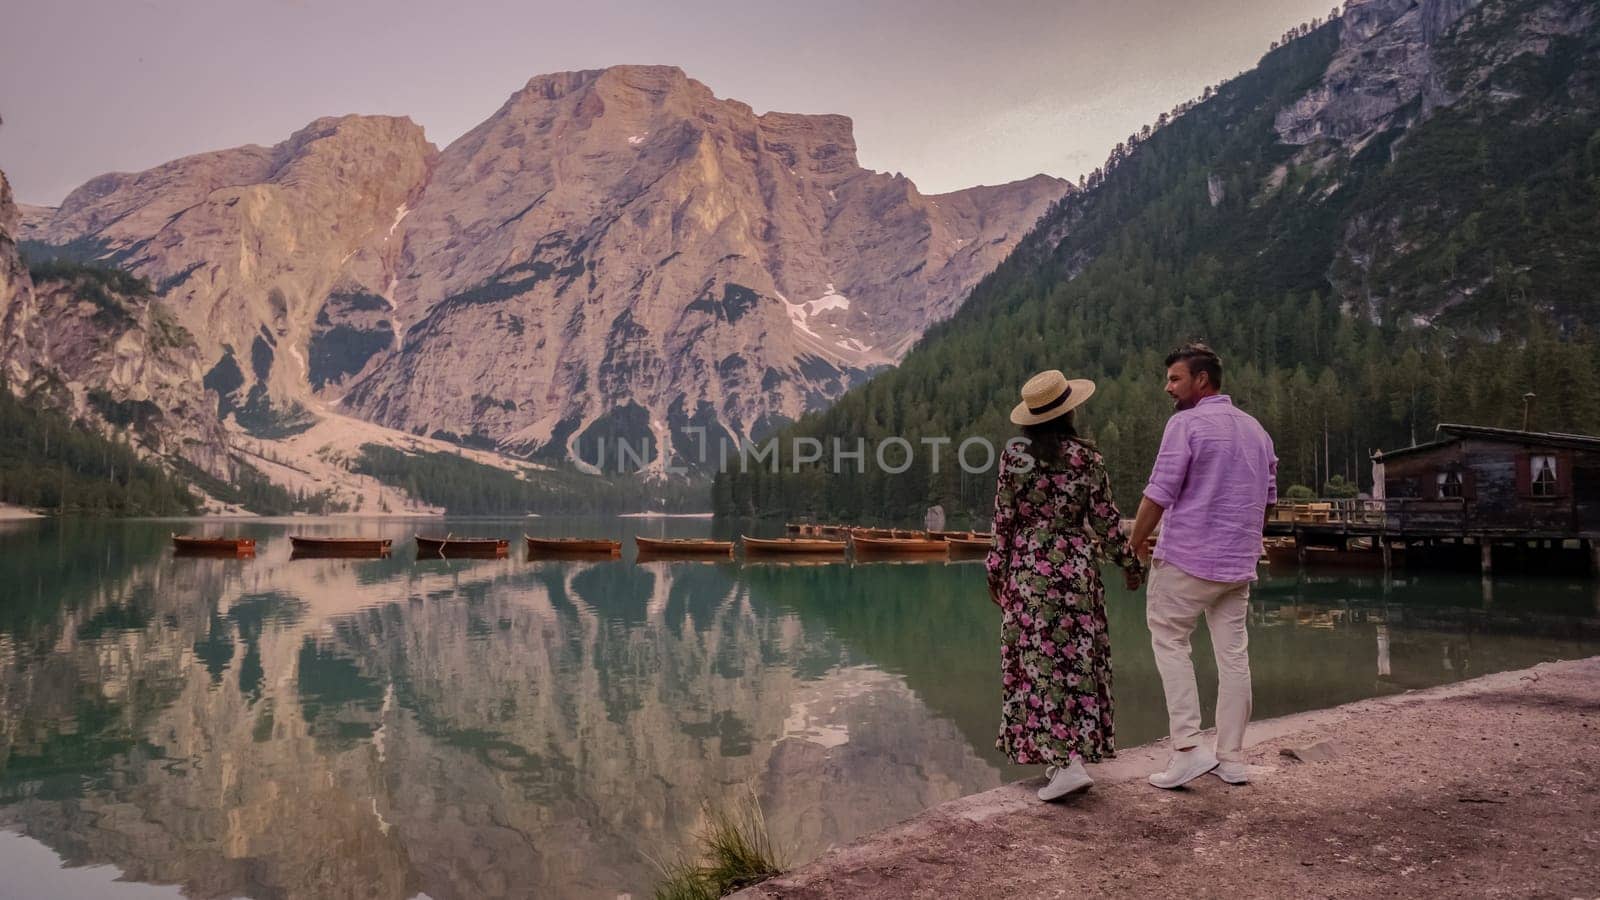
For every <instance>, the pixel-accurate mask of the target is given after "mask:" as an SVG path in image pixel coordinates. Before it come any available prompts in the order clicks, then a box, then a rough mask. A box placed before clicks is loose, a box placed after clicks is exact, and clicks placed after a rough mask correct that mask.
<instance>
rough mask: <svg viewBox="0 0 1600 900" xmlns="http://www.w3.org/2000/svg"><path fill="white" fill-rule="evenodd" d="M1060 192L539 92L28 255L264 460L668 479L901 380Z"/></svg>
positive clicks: (816, 136) (309, 131) (70, 229)
mask: <svg viewBox="0 0 1600 900" xmlns="http://www.w3.org/2000/svg"><path fill="white" fill-rule="evenodd" d="M1069 188H1070V186H1069V185H1067V183H1066V182H1063V181H1061V180H1059V179H1052V178H1050V177H1049V176H1034V177H1032V178H1028V179H1023V180H1020V181H1018V182H1013V183H1010V184H1006V185H994V186H979V187H975V188H971V189H967V190H964V191H955V192H949V193H945V194H940V195H929V196H925V195H922V194H921V193H920V192H918V191H917V190H916V188H915V185H914V184H912V183H911V182H910V181H909V180H908V179H905V178H904V177H903V176H898V175H888V174H884V173H877V172H871V171H869V170H865V169H862V168H860V166H859V164H858V162H857V159H856V150H855V141H854V135H853V125H852V123H851V121H850V119H849V118H848V117H845V116H839V115H832V114H818V115H813V114H798V113H786V112H779V111H771V112H767V113H763V114H760V115H756V114H755V113H754V111H753V110H752V109H751V108H750V107H749V106H748V105H747V104H744V103H742V102H740V101H737V100H731V99H719V98H717V97H716V96H715V94H714V93H713V92H712V91H711V90H710V88H708V87H706V86H705V85H704V84H702V83H700V82H698V81H695V80H694V79H692V78H689V77H688V76H687V74H686V73H684V72H683V71H682V70H681V69H678V68H677V67H670V66H618V67H611V68H607V69H596V70H586V71H578V72H564V73H550V74H544V75H536V76H534V77H532V78H530V79H529V80H528V82H527V83H526V84H525V85H524V86H523V87H522V88H520V89H518V90H517V91H515V92H513V93H512V94H511V95H510V96H509V97H508V98H507V100H506V101H505V103H503V104H502V105H501V107H500V108H499V109H498V110H497V111H496V112H495V114H494V115H492V116H491V117H489V118H488V119H486V120H485V121H484V122H482V123H480V124H479V125H478V126H476V127H475V128H473V129H472V130H470V131H468V132H467V133H466V134H464V135H462V136H461V137H460V138H458V139H456V140H455V141H453V142H451V143H450V145H448V146H447V147H445V148H444V149H442V150H440V149H438V148H437V147H435V146H434V145H433V144H431V143H430V142H428V141H427V139H426V137H425V135H424V134H423V132H422V130H421V128H420V127H419V126H417V125H416V124H415V123H413V122H411V121H410V120H409V119H407V118H405V117H394V116H339V117H325V118H321V119H317V120H314V121H313V122H311V123H309V124H308V125H307V126H305V127H304V128H301V129H299V130H297V131H296V132H294V133H293V134H291V135H290V136H289V137H288V138H286V139H285V140H284V141H281V142H279V143H277V144H274V145H272V146H271V147H261V146H255V145H250V146H245V147H237V148H228V149H223V150H215V151H207V152H204V153H198V154H193V155H190V156H185V157H181V158H179V159H176V160H173V161H171V162H168V163H165V164H162V165H160V166H157V167H155V168H152V169H149V170H145V171H143V172H137V173H108V174H106V175H102V176H98V177H97V178H94V179H91V180H90V181H88V182H86V183H85V184H84V185H83V186H81V187H80V188H78V189H77V190H75V191H73V192H72V193H71V194H70V195H69V196H68V197H67V198H66V199H65V200H64V201H63V203H62V205H61V206H60V207H58V208H56V209H54V210H50V209H46V208H39V207H33V208H29V209H27V210H25V211H24V212H25V214H24V216H23V222H22V224H21V226H20V230H19V237H20V238H21V240H22V242H23V247H24V250H25V252H27V253H29V255H30V258H35V257H43V258H48V257H51V256H65V257H68V258H71V259H76V260H79V261H91V262H95V263H97V264H112V265H117V266H119V267H122V268H125V269H127V270H129V271H131V272H133V273H134V274H136V275H138V276H141V277H144V278H146V279H147V280H148V281H149V282H150V284H151V285H152V286H153V288H154V289H155V292H156V294H158V295H159V296H160V298H161V300H162V301H163V303H165V304H166V305H167V306H168V307H170V308H171V309H172V310H173V311H174V313H175V315H176V316H177V318H178V320H179V321H180V323H181V324H182V325H183V326H184V327H185V328H186V329H187V330H188V331H189V332H191V333H192V335H193V336H194V339H195V343H196V346H197V348H198V353H199V355H200V357H201V358H202V359H203V361H204V366H205V369H206V373H205V374H206V377H205V379H204V380H205V387H206V388H207V389H209V390H211V391H213V392H214V393H215V394H216V396H217V407H216V416H217V418H218V419H220V420H223V421H225V422H227V423H229V425H228V427H229V428H231V429H234V430H235V431H236V432H242V433H243V434H244V435H247V436H248V437H250V438H252V439H255V440H268V441H272V440H280V439H283V438H286V437H289V436H292V435H294V434H296V433H299V432H302V431H304V430H306V429H308V428H312V427H314V426H315V424H316V423H317V422H318V421H319V419H321V418H325V417H327V416H328V415H330V414H332V413H335V412H337V413H340V414H344V415H350V416H355V417H358V418H362V419H366V420H369V421H372V422H374V423H376V424H378V425H381V426H384V427H386V428H392V429H395V430H396V431H398V432H403V433H409V434H413V435H418V436H421V437H438V438H443V439H445V440H450V441H454V442H457V443H459V444H463V445H466V446H471V447H475V448H482V449H492V450H495V451H497V452H501V453H505V452H512V453H517V454H519V455H533V456H538V457H541V458H547V459H550V460H552V461H563V462H564V461H568V460H571V459H573V458H577V459H579V460H581V459H583V458H584V457H585V456H586V455H587V456H589V457H590V458H593V456H594V450H595V449H598V447H599V442H600V441H601V440H602V439H608V440H613V441H614V440H617V439H627V440H630V441H633V442H635V443H637V444H642V445H646V446H647V447H648V450H647V451H646V453H645V457H646V459H648V460H650V462H651V465H652V467H653V468H654V469H655V470H656V471H658V472H659V471H664V470H665V468H666V466H667V463H668V457H669V456H676V457H680V458H686V454H685V453H684V452H683V451H684V448H685V447H686V446H687V445H686V444H685V441H686V439H687V438H689V437H690V436H693V437H696V438H698V436H699V435H700V434H709V435H712V436H714V437H720V438H722V439H725V440H728V441H730V442H731V441H736V440H738V439H742V438H748V437H750V436H752V435H754V434H757V433H761V432H763V431H764V430H769V429H770V428H771V427H774V426H775V425H776V424H780V423H782V422H784V421H789V420H792V419H794V418H796V417H798V416H799V415H801V414H802V413H804V412H805V411H807V410H810V409H816V408H819V407H820V406H821V405H823V404H825V403H827V402H828V401H829V400H830V399H831V398H832V397H834V396H837V394H838V393H840V392H842V391H843V390H844V389H846V388H847V387H848V386H850V385H851V384H854V383H857V382H859V381H860V380H862V379H863V378H864V377H866V375H867V374H868V373H869V372H871V371H874V370H876V369H878V368H881V367H883V366H888V365H892V364H894V363H895V362H896V361H897V360H898V358H899V356H900V355H901V354H903V353H904V352H905V350H906V349H907V348H908V347H909V345H910V343H911V342H913V341H914V340H915V339H916V337H917V336H918V335H920V334H921V332H922V330H923V329H924V328H925V327H926V326H927V325H928V324H929V323H931V322H934V321H938V320H940V319H942V318H945V317H947V316H948V315H949V314H950V313H951V312H953V311H954V310H955V308H956V307H957V306H958V305H959V303H960V301H961V299H962V298H963V297H964V296H965V294H966V292H967V290H968V289H969V288H970V287H971V285H972V284H973V283H975V282H976V280H977V279H978V278H979V277H981V276H982V275H983V274H984V273H985V272H987V271H988V270H989V269H991V268H993V266H994V265H995V264H996V263H997V262H999V260H1000V259H1001V258H1003V256H1004V255H1005V252H1006V251H1008V250H1009V249H1010V247H1011V246H1012V245H1014V244H1015V242H1016V240H1017V239H1019V238H1020V237H1021V234H1022V232H1023V231H1024V230H1025V229H1026V228H1027V227H1028V226H1029V225H1031V223H1032V222H1033V220H1034V219H1036V218H1037V217H1038V215H1039V214H1040V213H1042V212H1043V211H1044V209H1045V208H1046V206H1047V205H1048V204H1050V203H1051V202H1053V201H1054V200H1055V199H1057V198H1058V197H1059V196H1060V195H1062V194H1064V193H1066V192H1068V190H1069ZM23 387H24V386H21V385H19V386H17V389H23ZM702 429H703V431H702ZM613 446H614V444H613ZM674 447H676V448H677V450H676V451H675V450H673V448H674ZM690 449H692V447H691V448H690ZM689 461H690V462H693V460H692V459H690V460H689Z"/></svg>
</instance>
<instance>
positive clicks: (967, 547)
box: [945, 536, 994, 553]
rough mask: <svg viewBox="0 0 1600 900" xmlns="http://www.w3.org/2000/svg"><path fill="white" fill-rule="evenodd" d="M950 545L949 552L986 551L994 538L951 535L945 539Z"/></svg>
mask: <svg viewBox="0 0 1600 900" xmlns="http://www.w3.org/2000/svg"><path fill="white" fill-rule="evenodd" d="M945 543H947V544H949V545H950V552H951V553H987V552H989V548H990V547H992V546H994V538H993V537H992V536H989V537H953V538H949V539H948V540H946V541H945Z"/></svg>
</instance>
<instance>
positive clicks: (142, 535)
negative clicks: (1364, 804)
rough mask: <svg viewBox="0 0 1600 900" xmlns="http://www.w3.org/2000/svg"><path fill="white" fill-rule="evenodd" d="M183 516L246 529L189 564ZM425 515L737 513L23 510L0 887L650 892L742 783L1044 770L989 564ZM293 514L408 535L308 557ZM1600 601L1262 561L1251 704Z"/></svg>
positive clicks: (6, 659)
mask: <svg viewBox="0 0 1600 900" xmlns="http://www.w3.org/2000/svg"><path fill="white" fill-rule="evenodd" d="M775 528H776V526H774V525H773V524H772V523H765V524H763V525H762V526H759V528H757V529H756V530H757V531H758V532H759V533H761V534H765V535H770V534H773V533H775ZM175 530H176V531H179V532H183V533H196V534H199V533H206V534H224V533H225V534H229V535H234V534H238V535H241V536H249V537H254V538H256V539H257V541H258V555H257V556H256V557H255V558H254V559H239V560H235V559H209V558H199V559H195V558H174V555H173V552H172V550H171V547H170V540H169V533H170V532H172V531H175ZM418 530H421V531H423V532H426V533H441V532H444V531H446V530H449V531H453V532H455V533H456V534H458V535H464V534H478V535H494V536H500V537H508V538H514V539H516V538H517V537H518V534H519V532H522V531H527V532H528V533H531V534H536V535H552V536H554V535H582V536H612V537H623V538H631V536H632V535H634V534H645V535H650V536H698V535H706V534H711V533H718V534H722V535H731V534H733V533H736V532H737V531H738V530H740V529H739V528H738V526H736V525H732V524H727V523H720V522H719V523H715V524H714V523H712V522H710V521H708V520H692V519H691V520H681V519H675V520H642V519H570V520H551V519H529V520H508V521H491V520H460V521H456V520H451V521H445V522H440V521H437V520H430V521H426V522H409V521H401V520H367V521H358V520H349V519H303V520H293V521H254V520H246V521H216V520H211V521H203V522H202V521H184V522H82V521H78V522H74V521H47V520H46V521H32V522H21V523H4V524H0V592H3V596H0V673H3V675H0V867H3V868H4V870H5V872H6V875H5V877H4V879H0V896H29V897H41V898H51V897H77V896H84V895H88V894H94V895H104V896H110V897H121V896H126V897H150V896H162V897H170V896H178V895H179V892H180V891H182V892H183V893H186V894H187V895H189V896H197V897H231V896H241V897H313V896H317V897H320V896H363V897H377V898H391V897H392V898H400V897H410V896H415V895H417V894H425V895H427V896H429V897H433V898H437V900H445V898H472V897H483V896H541V897H606V898H612V897H616V896H618V895H619V894H624V893H630V892H631V893H633V894H634V895H635V896H639V895H645V896H648V893H649V889H650V887H651V885H652V884H653V883H654V880H655V874H656V870H655V866H654V864H653V862H652V860H655V859H665V858H671V857H673V856H675V855H676V854H677V853H679V852H680V851H681V850H682V849H683V848H684V847H685V846H686V844H687V843H688V842H689V841H690V839H691V836H692V834H693V831H694V829H695V827H696V825H697V824H698V823H699V822H700V821H701V818H702V809H703V805H704V804H706V803H711V804H728V803H731V802H734V801H736V800H737V799H738V798H740V797H742V796H748V795H749V794H750V793H751V792H753V793H754V795H755V796H757V797H758V798H759V799H760V801H761V804H762V807H763V808H764V810H765V813H766V816H767V820H768V823H769V825H770V827H771V830H772V833H773V836H774V838H775V839H776V841H777V842H778V844H779V845H780V846H781V847H782V848H784V849H785V850H786V852H787V856H788V858H789V861H791V862H801V861H804V860H806V859H808V858H810V857H812V856H815V855H816V854H817V853H820V852H821V851H822V850H824V849H826V848H827V847H828V846H829V845H831V844H834V843H838V842H841V841H847V840H849V839H851V838H853V837H856V836H858V835H861V834H863V833H865V832H867V831H871V830H873V829H877V828H880V827H883V826H886V825H889V824H892V823H894V822H897V821H899V820H902V819H904V818H906V817H908V816H911V815H914V814H916V813H917V812H919V811H920V810H923V809H925V808H927V807H929V806H932V805H934V804H936V803H940V802H942V801H945V800H950V799H954V798H956V797H960V796H962V795H964V794H970V793H973V792H975V791H981V790H985V789H988V788H992V787H995V786H997V785H1000V784H1002V783H1004V782H1006V781H1009V780H1013V779H1016V778H1020V777H1024V776H1028V775H1032V774H1036V773H1037V770H1036V769H1034V768H1022V767H1017V766H1012V765H1010V764H1008V763H1006V762H1005V761H1004V759H1003V758H1002V757H1001V756H1000V755H999V754H998V753H996V751H995V750H994V747H993V740H994V731H995V728H996V726H997V724H998V721H999V684H998V676H997V670H998V630H999V614H998V611H997V610H996V609H995V608H994V607H993V606H992V605H991V604H990V602H989V600H988V597H987V591H986V588H985V585H984V578H983V570H982V565H981V563H980V562H977V561H972V562H949V563H947V562H945V561H943V560H940V561H936V562H916V563H907V564H889V563H863V564H855V565H852V564H846V563H828V564H812V565H784V564H779V563H756V562H744V561H742V560H739V561H733V560H728V561H720V562H693V561H689V562H669V563H662V562H640V561H637V560H636V559H634V554H633V551H632V547H631V541H630V543H629V545H628V546H627V547H626V548H625V551H624V556H623V558H622V559H621V560H607V561H598V562H566V561H540V560H528V559H526V558H524V556H523V554H522V552H521V546H520V540H516V541H514V543H513V545H512V546H513V552H512V555H511V557H510V558H509V559H503V560H437V559H435V560H418V559H417V558H416V553H415V545H414V543H412V541H411V540H410V538H411V536H412V535H413V533H414V532H416V531H418ZM290 533H316V534H324V535H344V534H357V533H360V534H366V535H371V534H381V535H382V536H385V537H392V538H394V539H395V553H394V555H393V556H392V557H390V558H388V559H383V560H291V559H290V558H289V557H290V552H289V541H288V535H289V534H290ZM1114 580H1115V581H1116V583H1115V584H1114V585H1112V586H1111V587H1110V589H1109V591H1110V592H1109V594H1108V600H1107V602H1108V607H1109V613H1110V620H1111V629H1112V639H1113V641H1114V645H1115V666H1116V685H1115V690H1116V698H1117V704H1118V707H1117V708H1118V721H1117V728H1118V738H1119V743H1120V744H1121V746H1123V747H1125V748H1126V747H1132V746H1135V745H1137V744H1140V743H1144V742H1147V741H1150V740H1153V739H1156V738H1158V737H1161V736H1162V735H1163V733H1164V731H1165V723H1166V715H1165V710H1164V706H1163V703H1162V697H1161V687H1160V680H1159V678H1158V677H1157V674H1156V671H1155V664H1154V660H1153V659H1152V657H1151V653H1150V648H1149V643H1148V639H1149V638H1148V633H1147V631H1146V630H1145V627H1144V603H1143V598H1142V595H1132V594H1129V593H1128V592H1126V591H1124V590H1123V589H1122V587H1121V584H1120V579H1114ZM1597 609H1600V587H1597V584H1596V583H1595V582H1592V581H1588V580H1566V579H1555V578H1533V577H1523V578H1514V577H1506V578H1499V579H1496V580H1495V581H1493V582H1489V583H1485V582H1483V581H1481V580H1480V579H1479V578H1478V577H1477V576H1475V575H1474V576H1462V575H1453V574H1416V573H1412V574H1408V575H1403V576H1399V577H1395V578H1391V579H1385V578H1383V577H1381V576H1378V575H1350V574H1329V575H1323V574H1314V573H1295V572H1289V573H1268V574H1267V576H1266V577H1265V579H1264V580H1263V581H1262V582H1261V583H1260V584H1259V585H1258V587H1257V590H1256V591H1255V593H1254V597H1253V599H1252V605H1251V618H1250V621H1251V636H1250V637H1251V657H1252V667H1253V670H1254V679H1255V710H1256V716H1257V718H1264V717H1270V716H1277V715H1283V714H1286V713H1292V712H1297V711H1301V710H1307V709H1314V708H1320V707H1326V706H1331V705H1334V704H1339V703H1345V702H1348V701H1352V700H1358V699H1361V698H1365V697H1373V696H1378V695H1384V694H1393V693H1397V692H1400V691H1405V690H1409V689H1412V688H1422V687H1429V686H1432V685H1437V684H1442V683H1446V682H1452V681H1457V680H1460V679H1464V678H1471V677H1474V676H1477V675H1482V674H1486V673H1489V672H1494V671H1500V670H1505V669H1510V668H1518V667H1523V666H1528V665H1532V664H1534V663H1538V662H1541V661H1544V660H1549V659H1565V658H1574V657H1580V656H1587V655H1593V654H1595V653H1600V612H1597ZM1195 640H1196V645H1197V648H1198V654H1197V660H1198V663H1199V665H1198V668H1199V671H1200V674H1201V684H1202V694H1203V695H1204V697H1203V699H1204V700H1205V702H1206V704H1207V705H1208V706H1209V704H1210V703H1211V702H1212V699H1213V697H1214V690H1210V689H1208V688H1207V683H1208V681H1213V682H1214V673H1213V670H1212V667H1211V665H1210V662H1209V652H1210V651H1209V647H1208V646H1207V644H1206V637H1205V630H1204V629H1200V630H1199V631H1198V632H1197V634H1196V637H1195ZM113 879H121V880H116V881H114V880H113Z"/></svg>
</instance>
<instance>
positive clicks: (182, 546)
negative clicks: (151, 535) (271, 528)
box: [172, 534, 256, 556]
mask: <svg viewBox="0 0 1600 900" xmlns="http://www.w3.org/2000/svg"><path fill="white" fill-rule="evenodd" d="M172 549H173V550H174V551H175V552H177V553H183V554H187V555H191V556H255V555H256V542H255V541H254V540H252V539H250V538H199V537H188V536H186V535H181V534H174V535H173V536H172Z"/></svg>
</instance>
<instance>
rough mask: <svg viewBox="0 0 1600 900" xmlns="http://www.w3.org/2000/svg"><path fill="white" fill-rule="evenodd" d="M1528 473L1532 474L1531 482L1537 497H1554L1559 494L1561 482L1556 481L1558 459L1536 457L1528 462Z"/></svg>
mask: <svg viewBox="0 0 1600 900" xmlns="http://www.w3.org/2000/svg"><path fill="white" fill-rule="evenodd" d="M1528 471H1529V472H1530V473H1532V477H1531V479H1530V481H1529V484H1530V486H1531V487H1532V488H1533V491H1532V493H1533V496H1535V497H1554V496H1556V494H1557V493H1559V490H1558V485H1559V484H1560V482H1559V481H1557V479H1556V458H1555V457H1554V456H1535V457H1533V458H1532V459H1530V460H1529V461H1528Z"/></svg>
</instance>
